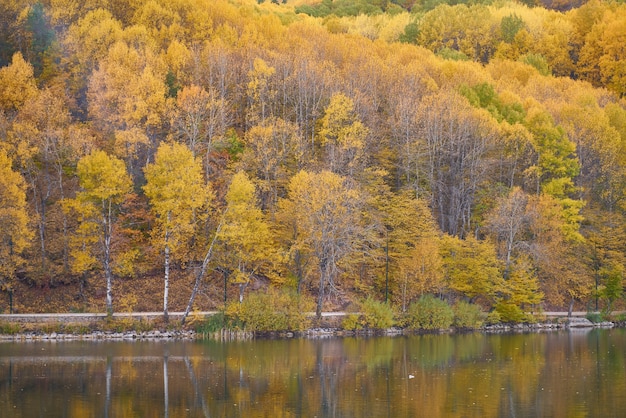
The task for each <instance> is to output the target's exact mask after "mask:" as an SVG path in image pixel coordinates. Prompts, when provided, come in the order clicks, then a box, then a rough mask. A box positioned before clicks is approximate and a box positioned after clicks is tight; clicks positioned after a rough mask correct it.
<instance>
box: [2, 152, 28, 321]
mask: <svg viewBox="0 0 626 418" xmlns="http://www.w3.org/2000/svg"><path fill="white" fill-rule="evenodd" d="M25 189H26V184H25V182H24V180H23V179H22V177H21V176H20V174H19V173H18V172H16V171H14V170H13V168H12V161H11V159H10V158H9V157H8V156H7V155H6V153H5V152H4V151H1V150H0V290H3V291H7V292H8V293H9V305H10V311H11V313H12V310H13V303H12V302H13V301H12V294H13V287H12V282H13V279H14V278H15V273H16V270H17V269H18V268H19V267H20V266H21V265H22V263H23V262H24V260H23V259H22V251H24V249H25V248H26V247H27V246H28V245H29V244H30V239H31V237H32V231H31V230H30V228H29V221H30V220H29V217H28V212H27V208H26V193H25V192H24V190H25Z"/></svg>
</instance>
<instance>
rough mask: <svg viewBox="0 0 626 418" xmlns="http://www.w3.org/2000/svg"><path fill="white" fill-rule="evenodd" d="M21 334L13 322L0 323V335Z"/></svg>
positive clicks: (20, 330) (18, 325)
mask: <svg viewBox="0 0 626 418" xmlns="http://www.w3.org/2000/svg"><path fill="white" fill-rule="evenodd" d="M20 332H22V327H21V326H20V324H16V323H14V322H0V335H15V334H19V333H20Z"/></svg>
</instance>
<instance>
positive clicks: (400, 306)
mask: <svg viewBox="0 0 626 418" xmlns="http://www.w3.org/2000/svg"><path fill="white" fill-rule="evenodd" d="M278 3H280V4H278ZM453 3H457V2H453ZM525 3H526V4H524V3H516V2H489V1H485V2H480V1H478V2H471V3H467V4H466V3H462V4H448V3H446V2H439V1H432V2H431V1H423V2H422V1H419V0H417V1H409V0H405V1H381V0H377V1H375V0H369V1H365V0H354V1H348V0H335V1H329V0H322V1H321V2H314V1H303V0H300V1H295V0H294V1H292V0H289V1H287V2H284V1H281V2H270V1H266V2H257V1H252V0H249V1H248V0H219V1H217V0H147V1H139V0H86V1H83V2H74V1H69V0H40V1H38V2H35V1H32V0H6V1H3V2H1V3H0V202H1V204H0V284H1V286H2V298H1V299H0V310H3V311H4V312H8V311H9V309H10V308H9V305H12V306H13V307H14V308H15V309H17V310H18V311H20V312H36V311H70V310H77V311H83V310H86V311H96V310H99V311H104V310H105V309H106V310H109V311H114V310H121V309H135V310H158V309H161V307H162V306H163V305H165V306H163V307H164V308H165V309H167V307H168V306H169V307H170V308H172V309H176V310H184V309H185V307H187V305H188V304H189V307H190V308H192V309H201V310H207V309H215V308H220V307H222V306H223V304H224V301H225V300H226V301H236V300H244V299H245V298H247V297H248V296H249V295H251V294H253V293H255V292H259V291H264V290H263V289H267V288H268V287H271V288H272V289H274V290H272V291H276V292H278V293H281V292H282V293H284V294H287V293H288V292H292V293H299V294H302V295H304V296H305V297H310V298H312V299H314V300H315V301H316V304H317V311H318V313H319V312H320V311H321V310H322V309H332V308H340V307H341V308H343V307H345V306H347V305H348V304H349V303H351V302H358V301H363V300H366V299H368V298H369V299H370V300H376V301H386V300H388V301H389V302H390V303H391V304H392V306H393V307H394V309H395V310H396V311H397V312H404V311H406V310H407V309H408V307H409V305H410V304H411V302H414V301H415V300H417V299H418V298H419V297H421V296H423V295H427V294H432V295H436V296H437V297H439V298H442V299H444V300H447V301H448V302H449V303H450V304H453V303H455V302H457V301H461V300H463V301H468V302H472V303H476V304H479V305H480V306H481V307H482V308H483V309H484V310H485V311H495V312H497V313H498V316H499V318H501V319H502V320H505V321H522V320H525V319H526V316H525V312H530V311H539V310H541V309H542V308H544V309H545V308H550V309H565V310H567V309H568V308H571V307H572V306H574V305H575V306H577V307H579V308H580V309H587V308H589V309H595V308H596V306H597V307H599V308H600V309H606V310H611V309H612V308H613V307H614V306H615V304H616V303H622V302H620V300H621V294H622V288H623V275H624V265H625V262H626V260H625V258H624V256H625V254H626V231H625V226H626V223H625V219H624V214H625V211H626V102H625V101H624V96H625V95H626V48H625V47H624V45H626V5H624V4H622V3H620V2H611V1H598V0H592V1H589V2H587V3H584V4H570V3H564V2H558V3H557V1H554V2H550V3H549V4H547V3H544V4H528V3H529V2H525ZM278 293H277V294H278ZM192 294H193V295H194V297H195V299H194V300H193V301H190V298H191V295H192ZM33 295H34V296H33Z"/></svg>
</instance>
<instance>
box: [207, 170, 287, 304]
mask: <svg viewBox="0 0 626 418" xmlns="http://www.w3.org/2000/svg"><path fill="white" fill-rule="evenodd" d="M218 239H219V241H220V242H221V244H222V245H223V254H222V259H225V261H226V262H228V264H229V265H230V266H232V269H233V270H234V276H233V277H232V280H233V282H234V283H236V284H238V285H239V301H240V302H241V301H243V296H244V291H245V289H246V287H247V286H248V285H249V284H250V280H251V279H252V277H253V276H254V275H255V274H263V275H265V276H266V277H267V276H269V277H270V278H272V265H273V264H274V263H276V262H277V261H278V260H277V257H278V253H277V251H276V247H275V245H274V244H273V241H274V240H273V237H272V233H271V231H270V227H269V224H268V222H267V221H266V220H265V217H264V215H263V212H262V211H261V209H260V208H259V206H258V203H257V196H256V188H255V187H254V183H252V181H251V180H250V179H249V178H248V176H247V175H246V174H245V173H244V172H242V171H240V172H238V173H237V174H235V175H234V176H233V179H232V181H231V183H230V186H229V187H228V192H227V193H226V212H225V214H224V219H223V225H222V229H221V231H220V232H219V234H218Z"/></svg>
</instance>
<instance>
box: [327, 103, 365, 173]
mask: <svg viewBox="0 0 626 418" xmlns="http://www.w3.org/2000/svg"><path fill="white" fill-rule="evenodd" d="M367 135H368V129H367V127H365V125H363V123H362V122H361V121H360V120H359V118H358V115H357V114H356V112H355V111H354V102H353V101H352V99H350V98H349V97H347V96H345V95H344V94H342V93H337V94H335V95H334V96H333V97H332V98H331V99H330V103H329V104H328V106H327V107H326V109H325V111H324V116H323V117H322V121H321V128H320V131H319V137H320V141H321V143H322V145H323V146H324V147H325V148H326V159H325V160H326V161H327V162H328V165H329V169H330V170H331V171H332V172H335V173H338V174H342V175H352V174H354V173H355V171H357V170H358V169H360V168H361V167H362V164H363V162H364V157H365V155H364V149H365V138H366V137H367Z"/></svg>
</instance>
